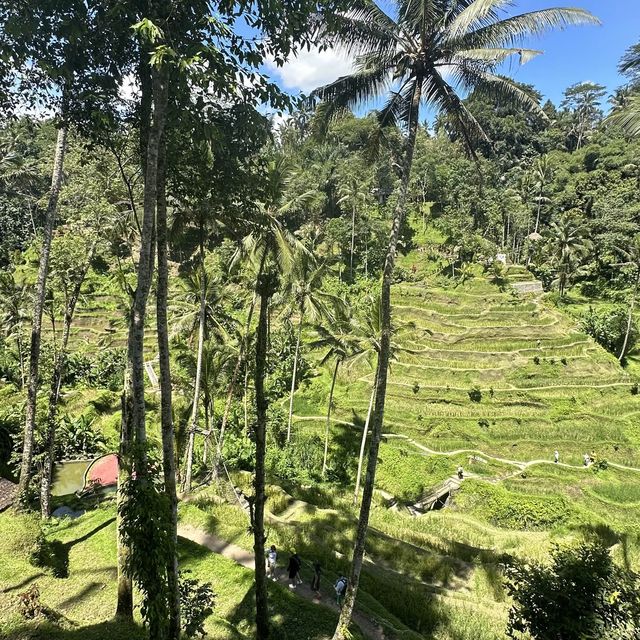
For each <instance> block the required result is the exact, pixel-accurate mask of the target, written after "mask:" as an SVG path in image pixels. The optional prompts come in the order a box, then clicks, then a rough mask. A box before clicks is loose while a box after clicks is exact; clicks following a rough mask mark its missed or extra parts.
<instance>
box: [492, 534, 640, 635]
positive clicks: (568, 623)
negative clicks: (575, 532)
mask: <svg viewBox="0 0 640 640" xmlns="http://www.w3.org/2000/svg"><path fill="white" fill-rule="evenodd" d="M505 574H506V587H507V592H508V593H509V595H510V596H511V597H512V598H513V600H514V603H513V605H512V607H511V610H510V611H509V623H508V627H507V634H508V635H509V637H511V638H514V637H520V634H521V633H527V634H530V635H531V637H533V638H534V639H539V640H547V639H550V638H563V640H581V639H582V638H621V639H622V638H634V637H636V636H635V635H634V631H633V630H634V629H638V626H639V625H640V599H639V598H638V596H637V593H638V589H639V588H640V580H639V578H638V575H636V574H634V573H632V572H631V571H628V570H626V569H622V568H620V567H617V566H616V565H615V564H614V563H613V560H612V558H611V555H610V553H609V550H608V549H607V548H606V547H605V546H604V545H603V544H602V543H601V542H595V543H581V544H579V545H578V546H576V547H567V548H561V547H558V546H556V547H554V549H553V551H552V552H551V565H550V566H546V565H542V564H537V563H533V564H524V565H517V566H512V567H507V568H506V570H505Z"/></svg>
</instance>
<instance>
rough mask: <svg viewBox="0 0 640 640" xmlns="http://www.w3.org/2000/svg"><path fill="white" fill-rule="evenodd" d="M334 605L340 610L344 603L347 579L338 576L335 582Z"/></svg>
mask: <svg viewBox="0 0 640 640" xmlns="http://www.w3.org/2000/svg"><path fill="white" fill-rule="evenodd" d="M335 589H336V603H337V605H338V606H339V607H340V608H341V609H342V605H343V603H344V596H345V593H347V579H346V578H345V577H344V576H340V577H339V578H338V580H337V581H336V585H335Z"/></svg>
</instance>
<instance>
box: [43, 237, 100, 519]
mask: <svg viewBox="0 0 640 640" xmlns="http://www.w3.org/2000/svg"><path fill="white" fill-rule="evenodd" d="M97 244H98V241H97V240H93V241H92V243H91V247H90V248H89V253H88V255H87V260H86V262H85V263H84V266H83V267H82V269H81V270H80V273H79V274H78V276H77V278H76V281H75V283H74V285H73V289H72V291H71V295H70V296H69V298H68V300H67V301H66V304H65V310H64V319H63V325H62V341H61V343H60V349H59V351H58V355H57V357H56V359H55V368H54V371H53V377H52V379H51V388H50V390H49V408H48V411H47V434H46V439H45V450H44V459H43V461H42V480H41V484H40V513H41V515H42V517H43V518H48V517H49V516H50V515H51V481H52V475H53V463H54V461H55V448H56V418H57V413H58V402H59V400H60V388H61V387H62V380H63V378H64V374H65V372H66V367H67V347H68V344H69V334H70V333H71V323H72V322H73V316H74V313H75V309H76V304H77V302H78V298H80V292H81V291H82V285H83V284H84V281H85V279H86V277H87V273H88V271H89V266H90V265H91V261H92V260H93V256H94V254H95V250H96V246H97Z"/></svg>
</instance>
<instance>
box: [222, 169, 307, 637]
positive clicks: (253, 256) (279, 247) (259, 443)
mask: <svg viewBox="0 0 640 640" xmlns="http://www.w3.org/2000/svg"><path fill="white" fill-rule="evenodd" d="M289 166H290V165H289V163H288V161H287V160H286V159H285V157H284V156H276V157H275V158H274V159H273V160H272V161H271V162H270V163H269V164H268V170H267V174H266V176H265V191H264V202H263V203H262V204H261V206H260V208H259V211H257V212H256V214H255V216H254V219H253V220H251V221H248V223H249V224H250V225H251V232H250V233H249V234H248V235H247V236H245V238H244V239H243V240H242V242H241V244H240V246H239V247H238V250H237V251H236V253H235V255H234V257H233V259H232V261H231V267H232V268H234V267H235V266H237V265H238V264H240V263H241V262H244V263H245V264H246V265H247V266H248V267H249V269H251V270H252V271H253V272H254V273H255V274H256V278H255V296H254V301H255V300H258V299H259V301H260V304H259V314H258V316H259V317H258V325H257V328H256V348H255V371H254V385H255V408H256V424H255V429H254V432H253V439H254V441H255V445H256V458H255V477H254V491H255V493H254V496H253V499H252V502H251V511H250V515H251V529H252V531H253V548H254V554H255V581H256V631H257V638H260V639H261V638H266V637H267V636H268V635H269V611H268V603H267V576H266V570H265V562H264V545H265V541H266V537H265V533H264V505H265V500H266V494H265V480H266V479H265V456H266V429H267V410H268V408H269V402H268V399H267V396H266V394H265V390H264V378H265V375H266V370H267V332H268V318H269V305H270V301H271V298H272V297H273V295H274V293H275V292H276V291H277V289H278V287H279V283H280V281H281V280H282V279H284V280H285V281H286V280H287V277H288V275H289V274H290V272H291V269H292V267H293V264H294V260H295V256H297V255H298V254H299V253H303V252H306V251H307V250H306V248H305V247H304V245H302V243H301V242H300V241H299V240H298V239H297V238H296V237H295V236H294V235H293V234H292V233H291V232H290V231H289V230H287V229H286V228H285V227H284V226H283V224H282V223H281V221H280V216H281V215H282V214H283V213H285V212H287V211H288V210H290V209H291V208H292V207H293V206H294V204H295V203H296V202H300V198H301V197H298V198H295V199H293V200H289V201H286V198H285V195H286V190H287V187H288V184H289V179H290V177H291V172H290V168H289ZM243 346H244V348H245V353H249V349H248V348H247V346H248V338H247V341H246V342H245V344H244V345H243ZM240 357H243V356H242V355H241V356H240ZM246 395H247V394H246V384H245V400H246Z"/></svg>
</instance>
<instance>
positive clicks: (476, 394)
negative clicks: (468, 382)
mask: <svg viewBox="0 0 640 640" xmlns="http://www.w3.org/2000/svg"><path fill="white" fill-rule="evenodd" d="M468 394H469V400H471V402H481V401H482V391H481V390H480V387H471V389H469V391H468Z"/></svg>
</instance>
